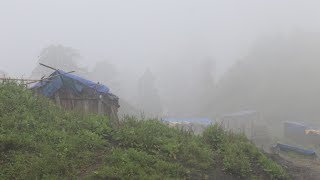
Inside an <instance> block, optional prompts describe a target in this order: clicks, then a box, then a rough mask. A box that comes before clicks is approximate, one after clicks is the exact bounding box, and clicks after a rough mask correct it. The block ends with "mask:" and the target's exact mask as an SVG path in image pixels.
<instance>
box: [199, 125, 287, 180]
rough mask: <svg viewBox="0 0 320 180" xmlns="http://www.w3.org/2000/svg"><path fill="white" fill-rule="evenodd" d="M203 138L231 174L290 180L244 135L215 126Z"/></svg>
mask: <svg viewBox="0 0 320 180" xmlns="http://www.w3.org/2000/svg"><path fill="white" fill-rule="evenodd" d="M203 138H204V140H205V142H207V143H208V144H211V146H212V148H213V149H215V150H216V152H217V154H218V155H219V156H220V157H221V158H222V164H223V167H224V169H225V170H226V171H227V172H229V173H232V174H234V175H236V176H238V177H242V178H244V177H251V178H255V177H257V176H260V175H261V173H262V172H263V173H264V174H266V176H267V177H269V178H270V179H290V177H289V175H288V174H287V173H286V171H285V170H284V169H283V168H282V167H281V166H280V165H278V164H277V163H275V162H274V161H272V160H270V159H269V158H267V156H266V155H265V154H264V153H263V152H261V151H260V150H259V149H258V148H257V147H256V146H255V145H254V144H252V143H251V142H250V141H249V140H248V139H247V138H246V136H245V135H243V134H242V135H241V134H240V135H239V134H233V133H227V132H224V131H223V130H222V129H221V128H219V127H218V125H215V126H211V127H209V128H207V129H206V130H205V132H204V133H203Z"/></svg>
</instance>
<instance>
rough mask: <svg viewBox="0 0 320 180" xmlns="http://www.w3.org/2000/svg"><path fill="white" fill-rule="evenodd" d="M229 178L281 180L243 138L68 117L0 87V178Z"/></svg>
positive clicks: (212, 130) (22, 92)
mask: <svg viewBox="0 0 320 180" xmlns="http://www.w3.org/2000/svg"><path fill="white" fill-rule="evenodd" d="M219 158H220V159H221V158H222V164H223V166H224V169H225V170H226V171H228V172H230V173H232V174H234V175H237V176H241V177H245V176H251V177H254V176H256V175H259V174H258V173H257V171H256V170H255V169H254V168H253V166H255V165H257V166H258V167H259V170H260V171H261V170H262V171H264V172H265V173H267V174H268V175H269V177H270V178H272V179H287V175H286V172H285V171H284V170H283V169H282V167H280V166H279V165H277V164H275V163H274V162H273V161H271V160H270V159H268V158H267V157H266V156H265V155H264V154H263V153H261V152H260V151H259V150H258V149H257V148H256V147H255V146H254V145H252V144H251V143H250V142H249V141H248V140H247V139H246V138H245V136H242V135H234V134H230V133H226V132H224V131H222V129H220V128H219V127H218V126H212V127H209V128H208V129H207V130H206V131H205V132H204V134H203V136H195V135H193V134H191V133H187V132H185V131H182V130H179V129H174V128H169V127H168V126H166V125H164V124H162V123H161V122H160V121H157V120H137V119H136V118H134V117H131V118H129V117H126V120H125V121H124V122H122V123H121V126H120V128H119V129H117V130H112V128H111V127H110V123H109V120H108V118H106V117H101V116H98V115H86V114H82V113H79V112H69V111H64V110H63V109H61V108H59V107H56V106H55V105H54V104H52V103H51V102H50V101H49V100H47V99H44V98H41V97H35V96H34V95H33V94H32V93H31V92H30V91H28V90H26V89H25V88H24V87H21V86H17V85H15V84H5V85H0V179H78V178H88V179H110V178H112V179H186V178H192V177H194V178H203V177H210V176H209V174H210V172H214V170H215V168H217V167H219V165H220V164H219V163H220V162H219V161H216V162H214V159H219Z"/></svg>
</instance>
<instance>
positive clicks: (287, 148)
mask: <svg viewBox="0 0 320 180" xmlns="http://www.w3.org/2000/svg"><path fill="white" fill-rule="evenodd" d="M276 147H278V148H279V149H280V150H281V151H287V152H288V151H292V152H296V153H298V154H302V155H307V156H316V152H315V151H314V150H309V149H302V148H299V147H296V146H292V145H289V144H282V143H277V145H276Z"/></svg>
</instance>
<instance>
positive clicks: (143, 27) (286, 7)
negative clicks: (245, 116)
mask: <svg viewBox="0 0 320 180" xmlns="http://www.w3.org/2000/svg"><path fill="white" fill-rule="evenodd" d="M319 7H320V2H319V1H316V0H314V1H312V0H309V1H307V2H306V1H298V0H297V1H294V0H282V1H279V0H258V1H257V0H242V1H237V0H223V1H213V0H212V1H209V0H208V1H204V0H203V1H199V0H198V1H196V0H176V1H172V0H161V1H160V0H159V1H155V0H153V1H151V0H148V1H147V0H146V1H129V0H127V1H123V0H108V1H98V0H91V1H88V0H87V1H84V0H68V1H62V0H60V1H49V0H48V1H42V0H29V1H18V0H11V1H3V2H2V3H1V6H0V27H1V29H0V50H1V51H0V63H1V66H0V70H1V71H5V72H6V73H7V74H9V76H11V77H30V76H31V74H32V71H33V69H34V68H35V67H36V66H37V63H38V58H39V54H40V52H41V50H42V49H43V48H45V47H48V46H50V45H52V44H56V45H57V44H60V45H62V46H66V47H72V48H73V49H75V50H77V51H78V52H79V54H80V55H81V57H80V58H79V59H77V63H78V64H79V66H80V67H85V68H87V70H88V71H94V67H95V66H96V63H97V62H100V61H107V62H108V63H109V64H111V65H113V66H114V67H115V69H116V72H117V73H116V74H117V77H116V78H108V80H110V79H112V80H114V81H117V83H115V85H114V84H113V82H110V81H111V80H110V81H108V80H106V81H107V82H106V85H109V86H111V89H112V90H113V92H114V93H115V94H117V95H118V96H119V97H120V99H125V100H126V101H128V102H129V104H131V105H133V106H136V107H137V109H144V108H143V105H142V107H140V106H141V104H143V102H139V92H138V91H139V88H137V86H138V82H139V79H140V78H141V77H142V76H143V74H144V73H145V71H146V70H147V69H149V70H150V71H151V72H152V74H153V76H154V83H155V84H154V86H155V89H156V91H157V92H158V93H157V96H159V97H158V99H159V101H161V104H162V107H161V110H159V112H158V113H157V115H166V116H170V115H172V116H186V117H187V116H212V117H215V112H216V111H217V112H218V111H220V110H221V109H223V108H224V110H221V113H222V112H223V113H224V112H228V111H238V110H241V109H243V108H245V107H248V105H244V106H243V107H242V106H239V107H232V108H231V106H229V105H224V106H226V107H223V108H222V107H217V104H215V103H213V101H218V100H217V99H216V96H219V94H218V93H216V94H214V95H213V94H212V93H213V91H214V92H219V87H221V86H222V85H221V83H219V82H220V81H222V79H225V78H224V77H228V75H227V74H228V73H229V72H230V70H231V69H232V68H233V67H234V65H235V63H236V62H238V61H240V60H246V58H247V57H252V56H251V55H250V54H251V53H259V52H260V51H254V50H253V49H255V48H256V47H257V44H259V43H262V44H264V42H265V41H264V40H266V39H268V37H285V38H288V37H289V39H290V38H291V37H292V38H294V37H295V34H297V33H298V34H299V33H300V34H301V33H305V34H308V33H315V32H320V23H319V21H318V18H319V16H320V12H319V11H318V10H319ZM310 37H311V39H312V37H313V35H310V36H308V38H309V39H310ZM288 42H290V41H288ZM274 43H277V41H274ZM288 44H290V43H288ZM298 44H299V43H298ZM306 44H309V43H306ZM286 45H287V44H286V43H284V46H286ZM311 46H312V45H311ZM265 47H266V48H270V47H272V45H270V46H265ZM259 48H260V47H259ZM262 49H263V48H262ZM284 49H286V47H284ZM270 53H271V54H272V52H270ZM286 53H291V52H290V51H286ZM256 57H260V56H256ZM271 57H272V56H271ZM249 59H250V58H249ZM275 59H277V58H275ZM268 60H269V59H266V61H268ZM300 60H301V59H300ZM208 61H210V62H211V63H209V64H210V67H208V66H206V65H208V64H207V63H208ZM301 61H302V60H301ZM273 63H275V64H277V61H273ZM206 68H207V69H206ZM203 69H206V70H203ZM249 69H250V68H249ZM71 70H72V69H71ZM201 72H207V74H210V76H212V77H211V78H209V79H207V82H201V83H196V82H200V80H199V79H201V78H202V77H203V76H205V75H203V74H201ZM97 76H99V75H96V76H93V75H91V77H90V78H92V79H93V80H95V81H103V80H101V77H97ZM110 76H112V75H110ZM253 76H254V74H253ZM115 79H116V80H115ZM202 80H203V79H202ZM204 81H205V80H204ZM230 81H231V80H230ZM270 81H272V79H271V80H270ZM109 82H110V83H109ZM210 83H212V85H210ZM204 84H209V85H208V86H203V85H204ZM222 84H223V83H222ZM213 86H215V87H218V88H217V90H216V91H215V88H214V87H213ZM203 87H206V88H203ZM210 88H211V89H210ZM204 89H205V90H204ZM220 89H223V88H220ZM208 96H210V98H208ZM219 97H223V95H221V96H219ZM140 99H141V97H140ZM156 99H157V98H156ZM218 99H219V98H218ZM228 100H229V99H224V100H221V101H223V102H225V101H228ZM230 102H232V101H230ZM214 107H215V108H214ZM229 107H230V108H229ZM250 108H252V107H250ZM253 108H257V107H253Z"/></svg>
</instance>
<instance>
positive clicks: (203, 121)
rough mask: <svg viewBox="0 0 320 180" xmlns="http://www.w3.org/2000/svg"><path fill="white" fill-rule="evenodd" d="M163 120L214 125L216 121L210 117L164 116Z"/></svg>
mask: <svg viewBox="0 0 320 180" xmlns="http://www.w3.org/2000/svg"><path fill="white" fill-rule="evenodd" d="M162 121H164V122H171V123H198V124H204V125H207V126H210V125H213V124H214V123H215V121H213V120H210V119H208V118H163V119H162Z"/></svg>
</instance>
